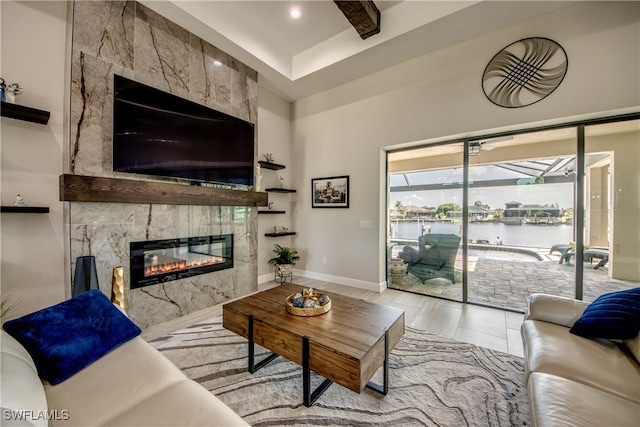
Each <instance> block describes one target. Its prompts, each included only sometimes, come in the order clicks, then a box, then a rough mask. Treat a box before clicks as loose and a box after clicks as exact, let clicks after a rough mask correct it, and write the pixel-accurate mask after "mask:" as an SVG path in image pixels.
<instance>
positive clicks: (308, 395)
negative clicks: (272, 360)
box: [302, 337, 333, 408]
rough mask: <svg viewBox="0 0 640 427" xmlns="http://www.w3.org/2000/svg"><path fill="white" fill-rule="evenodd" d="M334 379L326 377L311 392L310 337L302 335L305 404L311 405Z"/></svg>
mask: <svg viewBox="0 0 640 427" xmlns="http://www.w3.org/2000/svg"><path fill="white" fill-rule="evenodd" d="M331 384H333V381H331V380H328V379H325V380H324V381H323V382H322V384H320V385H319V386H318V388H316V389H315V390H314V391H313V392H311V369H310V368H309V338H308V337H302V392H303V394H304V396H303V398H304V406H306V407H307V408H309V407H311V406H312V405H313V404H314V403H315V402H316V400H318V398H319V397H320V396H322V393H324V392H325V390H326V389H328V388H329V386H330V385H331Z"/></svg>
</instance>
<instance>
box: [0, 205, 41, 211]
mask: <svg viewBox="0 0 640 427" xmlns="http://www.w3.org/2000/svg"><path fill="white" fill-rule="evenodd" d="M0 209H1V212H5V213H49V208H48V207H42V206H2V207H0Z"/></svg>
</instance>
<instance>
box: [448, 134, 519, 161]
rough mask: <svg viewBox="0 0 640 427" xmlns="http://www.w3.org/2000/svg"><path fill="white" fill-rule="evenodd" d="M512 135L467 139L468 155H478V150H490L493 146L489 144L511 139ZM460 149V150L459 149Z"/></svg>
mask: <svg viewBox="0 0 640 427" xmlns="http://www.w3.org/2000/svg"><path fill="white" fill-rule="evenodd" d="M512 139H513V136H500V137H498V138H490V139H485V140H472V141H469V155H470V156H479V155H480V151H491V150H493V149H494V148H496V147H494V146H493V145H491V144H495V143H498V142H504V141H511V140H512ZM460 151H462V150H460Z"/></svg>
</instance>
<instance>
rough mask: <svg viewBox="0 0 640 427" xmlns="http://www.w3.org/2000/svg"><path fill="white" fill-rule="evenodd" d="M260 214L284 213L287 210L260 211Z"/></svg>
mask: <svg viewBox="0 0 640 427" xmlns="http://www.w3.org/2000/svg"><path fill="white" fill-rule="evenodd" d="M258 213H259V214H283V213H287V212H286V211H258Z"/></svg>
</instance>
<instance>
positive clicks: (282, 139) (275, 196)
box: [257, 87, 302, 283]
mask: <svg viewBox="0 0 640 427" xmlns="http://www.w3.org/2000/svg"><path fill="white" fill-rule="evenodd" d="M257 146H258V150H257V153H258V160H265V157H264V155H265V154H267V153H271V154H272V155H273V157H274V160H275V163H278V164H281V165H284V166H285V168H284V169H281V170H278V171H273V170H268V169H262V171H261V175H262V176H263V178H262V182H261V185H262V189H261V191H264V189H265V188H269V187H279V186H280V176H282V178H284V186H285V187H286V188H293V189H297V191H301V190H302V188H299V185H298V182H292V180H291V176H292V175H291V170H292V168H293V165H292V164H291V104H290V103H289V102H287V101H285V100H283V99H282V98H280V97H278V96H277V95H274V94H272V93H271V92H269V91H267V90H265V89H263V88H262V87H259V90H258V144H257ZM296 197H297V194H296V193H293V194H286V193H269V201H270V202H273V209H274V210H284V211H286V214H273V215H258V283H263V282H266V281H269V280H273V278H274V276H273V267H272V266H270V265H269V264H267V260H268V259H269V258H271V257H273V256H274V254H273V245H274V244H276V243H277V244H279V245H281V246H291V242H292V238H291V237H287V236H284V237H265V233H272V232H273V227H274V226H276V227H278V229H279V230H280V229H281V227H287V228H289V229H290V230H291V231H294V230H293V228H292V226H291V215H292V211H293V210H294V208H295V203H296ZM261 209H264V208H261Z"/></svg>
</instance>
